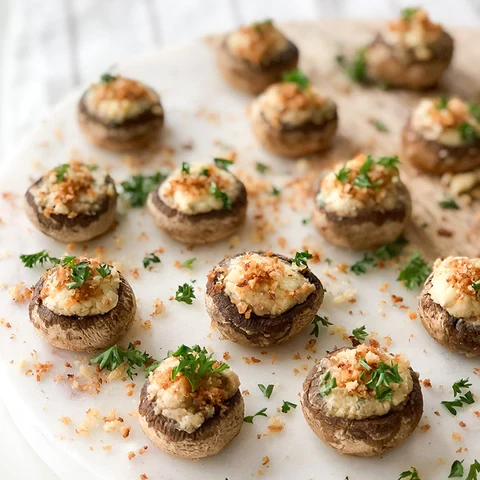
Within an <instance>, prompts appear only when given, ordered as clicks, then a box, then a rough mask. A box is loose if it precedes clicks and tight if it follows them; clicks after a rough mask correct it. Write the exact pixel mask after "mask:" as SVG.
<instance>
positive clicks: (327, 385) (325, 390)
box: [318, 371, 337, 397]
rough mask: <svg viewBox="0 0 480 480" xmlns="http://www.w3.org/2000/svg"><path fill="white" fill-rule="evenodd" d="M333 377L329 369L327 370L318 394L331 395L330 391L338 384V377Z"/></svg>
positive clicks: (322, 395)
mask: <svg viewBox="0 0 480 480" xmlns="http://www.w3.org/2000/svg"><path fill="white" fill-rule="evenodd" d="M330 377H331V374H330V372H329V371H327V372H325V373H324V374H323V375H322V387H321V388H320V390H319V392H318V394H319V395H320V396H321V397H326V396H327V395H330V392H331V391H332V390H333V389H334V388H335V387H336V386H337V379H336V378H335V377H332V378H330Z"/></svg>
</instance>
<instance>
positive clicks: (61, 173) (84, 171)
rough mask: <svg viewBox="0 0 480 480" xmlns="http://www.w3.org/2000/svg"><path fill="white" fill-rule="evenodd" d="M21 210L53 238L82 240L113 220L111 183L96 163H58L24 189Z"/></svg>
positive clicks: (114, 199)
mask: <svg viewBox="0 0 480 480" xmlns="http://www.w3.org/2000/svg"><path fill="white" fill-rule="evenodd" d="M25 211H26V213H27V216H28V218H29V219H30V221H31V222H32V223H33V225H35V227H37V228H38V229H39V230H40V231H42V232H43V233H45V234H46V235H48V236H50V237H52V238H54V239H55V240H58V241H60V242H65V243H68V242H85V241H87V240H91V239H92V238H95V237H98V236H100V235H103V234H104V233H105V232H107V231H108V230H109V229H110V228H111V227H112V225H113V224H114V222H115V215H116V211H117V192H116V189H115V183H114V181H113V179H112V178H111V177H110V176H109V175H108V174H107V172H106V171H105V170H103V169H101V168H99V167H98V166H97V165H87V164H84V163H80V162H76V161H72V162H71V163H66V164H63V165H59V166H57V167H55V168H54V169H52V170H50V171H49V172H47V173H46V174H45V175H43V177H41V178H40V179H38V180H37V181H36V182H35V183H34V184H33V185H32V186H31V187H30V188H29V189H28V190H27V193H26V194H25Z"/></svg>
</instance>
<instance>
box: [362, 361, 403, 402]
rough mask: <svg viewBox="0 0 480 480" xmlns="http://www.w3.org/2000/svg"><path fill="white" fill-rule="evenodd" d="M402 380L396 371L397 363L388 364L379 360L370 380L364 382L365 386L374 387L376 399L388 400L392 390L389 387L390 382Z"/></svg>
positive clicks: (390, 397)
mask: <svg viewBox="0 0 480 480" xmlns="http://www.w3.org/2000/svg"><path fill="white" fill-rule="evenodd" d="M401 382H403V379H402V377H401V376H400V374H399V373H398V364H397V363H395V364H394V365H388V364H387V363H384V362H380V363H379V364H378V367H377V368H376V369H375V370H374V371H373V373H372V375H371V378H370V381H369V382H367V383H366V384H365V386H366V387H367V388H371V389H375V396H376V397H377V400H380V401H389V400H391V399H392V395H393V390H392V389H391V388H390V387H389V385H390V384H391V383H401Z"/></svg>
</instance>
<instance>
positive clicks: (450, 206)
mask: <svg viewBox="0 0 480 480" xmlns="http://www.w3.org/2000/svg"><path fill="white" fill-rule="evenodd" d="M438 204H439V205H440V207H442V208H443V209H445V210H460V207H459V206H458V203H457V202H456V201H455V200H454V199H453V198H446V199H445V200H442V201H441V202H438Z"/></svg>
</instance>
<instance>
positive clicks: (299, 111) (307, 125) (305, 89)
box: [250, 70, 338, 158]
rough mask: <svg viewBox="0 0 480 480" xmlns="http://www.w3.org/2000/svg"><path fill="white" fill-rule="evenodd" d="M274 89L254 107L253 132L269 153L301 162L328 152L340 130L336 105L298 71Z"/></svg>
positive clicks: (286, 76)
mask: <svg viewBox="0 0 480 480" xmlns="http://www.w3.org/2000/svg"><path fill="white" fill-rule="evenodd" d="M283 79H284V81H283V82H280V83H275V84H274V85H271V86H270V87H269V88H267V90H265V92H264V93H262V94H261V95H260V96H259V97H258V98H257V99H255V100H254V102H253V103H252V105H251V107H250V120H251V124H252V128H253V132H254V133H255V135H256V136H257V138H258V140H259V141H260V143H261V144H262V146H263V148H265V150H268V151H269V152H272V153H275V154H277V155H281V156H285V157H292V158H299V157H302V156H304V155H309V154H312V153H315V152H319V151H321V150H324V149H326V148H327V147H328V146H329V145H330V143H331V140H332V138H333V137H334V135H335V132H336V130H337V123H338V120H337V107H336V105H335V102H333V100H331V99H330V98H328V97H326V96H324V95H322V93H321V92H320V91H319V90H318V89H317V88H316V87H314V86H313V85H312V84H311V83H310V80H309V79H308V78H307V77H306V76H305V75H304V74H303V73H302V72H300V71H298V70H296V71H293V72H290V73H288V74H284V76H283Z"/></svg>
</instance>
